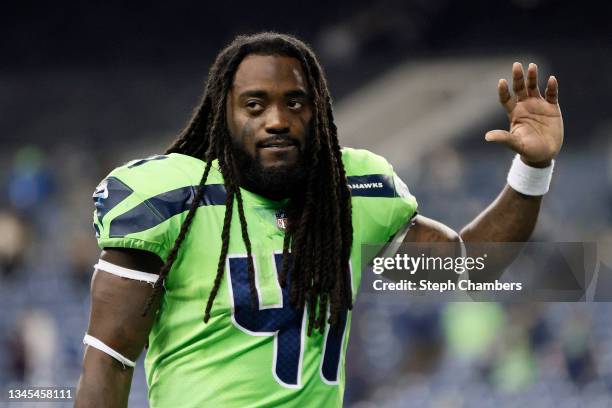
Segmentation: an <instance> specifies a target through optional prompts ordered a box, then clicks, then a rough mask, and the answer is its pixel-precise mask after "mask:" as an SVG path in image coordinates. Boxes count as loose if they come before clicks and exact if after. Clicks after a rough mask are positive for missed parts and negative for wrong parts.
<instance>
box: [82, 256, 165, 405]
mask: <svg viewBox="0 0 612 408" xmlns="http://www.w3.org/2000/svg"><path fill="white" fill-rule="evenodd" d="M101 258H102V259H104V260H106V261H108V262H111V263H114V264H116V265H120V266H123V267H126V268H129V269H135V270H139V271H142V272H149V273H155V274H157V273H158V272H159V270H160V268H161V266H162V261H161V259H159V258H158V257H157V256H156V255H154V254H152V253H149V252H145V251H137V250H128V249H118V248H117V249H107V250H105V251H103V252H102V256H101ZM150 293H151V285H149V284H147V283H144V282H139V281H136V280H132V279H127V278H121V277H118V276H115V275H112V274H110V273H107V272H104V271H100V270H96V271H95V272H94V275H93V278H92V283H91V313H90V318H89V327H88V329H87V333H88V334H90V335H91V336H93V337H96V338H97V339H99V340H100V341H102V342H103V343H105V344H106V345H108V346H109V347H111V348H112V349H113V350H115V351H117V352H118V353H120V354H122V355H123V356H125V357H127V358H128V359H130V360H132V361H135V360H136V359H138V356H139V355H140V353H141V352H142V350H143V348H144V345H145V343H146V341H147V337H148V335H149V331H150V330H151V327H152V325H153V322H154V319H155V311H156V310H157V307H158V302H156V303H155V304H154V306H153V308H152V310H151V311H150V312H149V313H148V314H147V316H145V317H142V316H141V313H142V311H143V307H144V305H145V304H146V301H147V299H148V297H149V295H150ZM133 372H134V370H133V368H130V367H127V368H124V367H123V365H122V364H121V363H120V362H119V361H117V360H115V359H114V358H112V357H111V356H109V355H108V354H106V353H103V352H101V351H99V350H97V349H95V348H93V347H87V349H86V350H85V356H84V359H83V372H82V374H81V378H80V379H79V384H78V386H77V392H76V402H75V407H77V408H81V407H111V408H114V407H127V401H128V395H129V392H130V386H131V383H132V375H133Z"/></svg>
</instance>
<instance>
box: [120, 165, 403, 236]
mask: <svg viewBox="0 0 612 408" xmlns="http://www.w3.org/2000/svg"><path fill="white" fill-rule="evenodd" d="M347 178H348V183H349V187H350V189H351V194H352V196H353V197H397V193H396V192H395V188H394V185H393V178H392V177H391V176H387V175H384V174H369V175H366V176H349V177H347ZM196 188H197V186H186V187H182V188H178V189H176V190H171V191H167V192H165V193H162V194H159V195H156V196H155V197H151V198H149V199H148V200H145V201H143V202H142V203H141V204H139V205H137V206H136V207H134V208H132V209H131V210H129V211H128V212H126V213H125V214H121V215H119V216H117V218H115V219H114V220H112V221H111V225H110V230H109V237H111V238H114V237H123V236H125V235H127V234H133V233H135V232H140V231H144V230H147V229H149V228H153V227H155V226H156V225H159V224H161V223H162V222H164V221H166V220H167V219H169V218H171V217H173V216H175V215H177V214H181V213H182V212H184V211H187V209H188V208H189V206H190V205H191V202H192V200H193V198H194V196H195V193H196ZM203 205H225V186H224V185H223V184H207V185H206V186H205V187H204V197H203V198H202V201H201V202H200V206H203Z"/></svg>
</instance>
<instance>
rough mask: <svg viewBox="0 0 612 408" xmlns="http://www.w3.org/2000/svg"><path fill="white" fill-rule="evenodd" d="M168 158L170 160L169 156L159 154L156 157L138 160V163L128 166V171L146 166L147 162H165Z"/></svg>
mask: <svg viewBox="0 0 612 408" xmlns="http://www.w3.org/2000/svg"><path fill="white" fill-rule="evenodd" d="M167 158H168V156H164V155H162V154H158V155H156V156H151V157H147V158H146V159H141V160H138V161H136V162H134V163H132V164H130V165H129V166H128V169H132V168H134V167H138V166H141V165H143V164H145V163H146V162H150V161H151V160H164V159H167Z"/></svg>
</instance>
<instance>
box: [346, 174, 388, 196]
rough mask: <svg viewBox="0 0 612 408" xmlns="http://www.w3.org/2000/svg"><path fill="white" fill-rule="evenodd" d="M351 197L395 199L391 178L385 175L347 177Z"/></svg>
mask: <svg viewBox="0 0 612 408" xmlns="http://www.w3.org/2000/svg"><path fill="white" fill-rule="evenodd" d="M347 179H348V185H349V188H350V189H351V195H352V196H353V197H397V193H396V191H395V185H394V184H393V177H391V176H387V175H385V174H368V175H365V176H348V177H347Z"/></svg>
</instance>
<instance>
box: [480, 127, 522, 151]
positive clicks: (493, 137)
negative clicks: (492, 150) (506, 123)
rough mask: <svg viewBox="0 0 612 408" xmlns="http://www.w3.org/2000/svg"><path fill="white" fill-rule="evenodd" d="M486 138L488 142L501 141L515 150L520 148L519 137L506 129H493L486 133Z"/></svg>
mask: <svg viewBox="0 0 612 408" xmlns="http://www.w3.org/2000/svg"><path fill="white" fill-rule="evenodd" d="M485 140H486V141H487V142H497V143H501V144H503V145H506V146H508V147H509V148H510V149H512V150H514V151H518V148H519V143H518V140H517V138H516V137H515V136H514V135H513V134H512V133H510V132H507V131H505V130H491V131H489V132H487V133H486V134H485Z"/></svg>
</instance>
